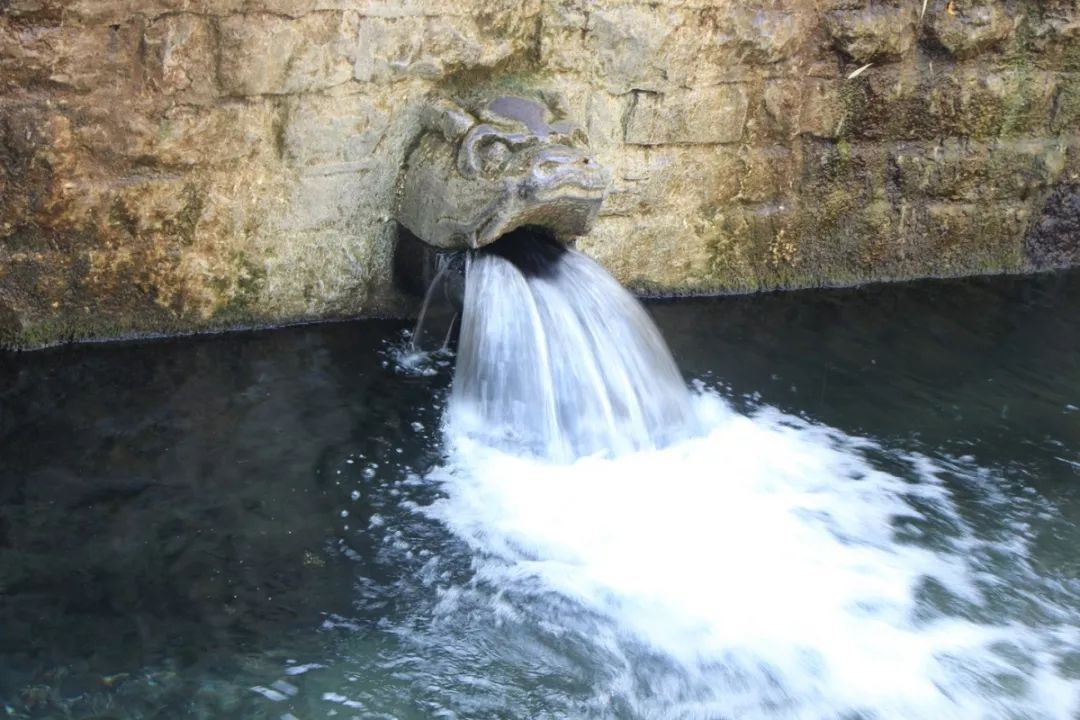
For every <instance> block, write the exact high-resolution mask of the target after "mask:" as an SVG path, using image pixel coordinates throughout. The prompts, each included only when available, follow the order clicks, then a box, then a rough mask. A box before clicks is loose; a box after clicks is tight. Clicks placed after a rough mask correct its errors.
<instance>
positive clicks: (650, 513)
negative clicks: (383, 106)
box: [0, 254, 1080, 720]
mask: <svg viewBox="0 0 1080 720" xmlns="http://www.w3.org/2000/svg"><path fill="white" fill-rule="evenodd" d="M554 260H555V261H556V262H560V263H564V264H565V265H564V267H563V268H561V269H560V270H558V272H564V271H565V274H562V275H557V274H552V273H550V272H547V274H545V272H546V271H545V272H534V270H537V269H539V270H543V269H544V268H545V267H546V265H542V266H541V267H540V268H535V267H534V266H532V265H530V264H529V263H528V262H525V261H523V260H522V258H519V257H505V256H495V257H491V256H488V257H486V258H485V257H481V258H477V260H476V261H475V262H474V264H473V268H472V271H471V273H470V277H469V281H468V282H469V288H468V292H469V297H468V298H467V300H466V304H467V307H466V313H465V317H464V318H463V320H464V324H463V326H462V333H463V338H462V340H461V344H460V346H459V351H458V358H457V361H458V363H459V368H458V372H457V375H456V377H454V378H453V380H452V383H453V384H452V386H450V387H448V384H449V383H450V382H451V378H450V377H449V371H448V370H447V369H445V368H443V367H442V364H441V362H440V363H435V364H432V365H431V366H430V367H428V366H425V369H424V370H423V372H419V373H416V374H412V375H404V374H399V373H395V372H393V371H392V369H391V368H393V367H394V365H395V363H394V356H393V353H390V352H384V353H383V355H382V357H381V358H380V357H379V356H378V355H377V354H376V353H375V350H376V349H377V348H378V346H379V345H380V343H383V344H385V345H387V346H393V345H394V342H393V340H394V338H399V337H400V336H399V335H398V334H397V333H398V332H399V328H397V327H392V326H385V325H377V324H372V323H368V324H362V325H342V326H327V327H321V328H302V329H296V330H290V331H285V332H280V333H267V334H262V335H249V336H234V337H226V338H216V339H203V340H197V341H184V342H173V343H161V344H151V345H141V346H127V347H125V346H118V347H111V348H109V347H101V348H79V349H75V350H67V351H54V352H52V353H44V354H38V355H29V356H25V358H28V360H26V361H24V358H23V357H22V356H20V357H15V358H6V359H5V358H0V370H4V371H5V374H0V377H5V378H10V382H9V383H8V384H7V386H6V387H4V388H0V560H3V561H4V562H5V563H7V564H6V565H0V581H2V582H0V623H2V624H0V628H2V629H3V633H0V701H2V702H0V707H4V708H6V712H7V714H8V715H10V716H13V717H76V718H79V717H95V718H130V717H207V718H219V717H240V718H259V719H260V720H262V719H269V718H272V719H273V720H281V719H282V718H286V719H288V720H291V719H292V718H296V719H297V720H309V719H311V718H324V717H335V718H365V719H366V718H403V719H404V718H408V719H413V718H416V719H419V718H433V717H438V718H461V719H463V720H464V719H468V720H472V719H481V718H484V719H486V718H492V719H494V718H530V719H532V718H553V719H554V718H626V719H628V720H631V719H632V720H637V719H645V718H649V719H652V718H658V719H659V718H679V719H682V718H687V719H689V718H696V719H709V720H713V719H715V720H721V719H729V718H730V719H739V720H741V719H743V718H764V719H771V718H799V719H802V718H806V719H813V720H818V719H821V720H824V719H829V720H855V719H857V718H858V719H866V720H870V719H872V718H873V719H882V720H885V719H893V718H896V719H903V720H907V719H909V718H915V719H918V718H933V719H935V720H937V719H939V718H963V719H965V720H966V719H968V718H978V719H980V720H981V719H984V718H986V719H998V718H1000V719H1002V720H1004V719H1010V720H1011V719H1014V718H1015V719H1021V718H1022V719H1028V718H1047V719H1052V720H1075V718H1076V717H1077V714H1078V712H1080V559H1078V558H1080V554H1078V553H1077V548H1078V547H1080V484H1078V481H1080V357H1078V355H1077V352H1076V348H1077V347H1080V344H1078V343H1080V282H1078V281H1080V276H1077V275H1076V274H1072V275H1066V276H1061V277H1058V278H1053V277H1045V278H1035V279H997V280H994V281H992V282H990V281H967V282H964V283H952V284H949V283H945V284H940V285H935V284H919V285H911V286H895V287H882V288H874V289H872V290H868V291H845V292H833V293H819V294H816V293H810V294H802V295H788V296H777V297H758V298H746V299H721V300H695V301H680V302H678V303H671V304H661V305H655V306H653V307H652V308H650V310H651V312H650V313H649V315H652V316H653V317H655V318H656V319H657V321H658V324H659V326H660V328H661V329H662V330H663V332H664V334H665V336H666V337H667V338H668V339H669V341H670V342H671V347H672V350H673V352H672V355H674V357H675V358H676V359H677V360H678V362H679V364H680V365H681V366H682V367H683V368H684V370H686V371H687V372H688V374H689V376H690V378H691V382H690V383H689V384H685V383H683V381H682V380H681V378H680V377H678V376H675V375H673V372H674V371H673V370H671V368H673V367H674V366H673V365H672V362H671V360H670V356H669V355H668V353H667V350H666V349H665V347H664V346H663V344H662V343H661V341H660V340H659V336H658V335H657V334H656V331H655V329H654V328H653V327H652V325H651V321H650V320H649V318H648V317H647V316H646V315H645V314H643V313H642V312H641V310H640V308H639V307H638V306H637V305H636V303H635V302H634V301H633V300H632V299H629V298H627V296H625V295H624V294H622V292H623V291H622V290H621V289H620V288H617V286H614V285H613V284H612V283H610V281H609V280H607V279H605V278H604V277H600V276H598V274H597V270H595V269H594V268H593V267H591V266H590V265H588V264H587V261H582V260H579V259H577V256H575V255H572V254H570V255H565V256H562V255H560V256H559V257H558V258H555V259H554ZM477 268H480V269H479V271H478V270H477ZM522 268H524V269H525V270H526V272H522ZM546 270H547V271H550V270H551V268H549V267H546ZM605 283H608V284H605ZM557 289H560V290H561V292H556V290H557ZM583 296H584V297H583ZM522 304H524V305H525V306H526V307H531V308H532V309H531V310H530V314H529V315H528V318H527V321H526V320H522V319H521V315H522V314H524V313H522V312H521V310H522ZM604 308H606V309H607V311H606V312H602V310H603V309H604ZM614 309H619V311H618V312H615V310H614ZM477 315H480V316H482V317H477ZM470 348H471V349H470ZM613 349H618V352H614V351H613ZM542 352H546V353H548V359H549V362H550V364H551V365H554V364H555V363H556V360H557V362H558V363H561V364H562V367H561V368H552V367H546V368H545V367H541V366H540V364H539V363H537V362H536V361H535V356H536V355H538V354H540V353H542ZM631 354H633V355H635V357H634V358H629V357H626V356H627V355H631ZM380 360H381V361H382V362H383V364H384V365H385V367H383V366H380ZM470 363H471V365H470ZM639 363H640V364H639ZM648 365H652V366H654V367H658V368H659V369H658V370H644V369H643V368H644V367H646V366H648ZM410 367H415V366H412V365H410ZM718 378H720V379H718ZM530 388H531V389H533V390H535V391H536V392H537V393H538V394H537V395H535V396H530V395H528V394H527V392H528V391H529V389H530ZM537 388H539V389H537ZM647 388H649V389H647ZM556 389H558V393H556V392H555V390H556ZM545 392H547V393H548V395H544V393H545ZM566 393H569V395H570V397H566ZM538 398H542V399H543V401H544V403H546V404H544V405H542V406H541V407H542V409H543V412H539V411H536V412H530V411H529V410H530V408H532V409H533V410H536V407H537V405H538V404H539V402H538ZM510 399H514V400H516V401H517V402H518V403H520V404H519V405H514V404H512V403H511V402H509V400H510ZM444 404H445V407H444ZM481 420H482V421H483V422H481ZM669 420H670V422H671V424H670V425H669V424H667V423H668V422H669ZM639 422H640V424H638V423H639Z"/></svg>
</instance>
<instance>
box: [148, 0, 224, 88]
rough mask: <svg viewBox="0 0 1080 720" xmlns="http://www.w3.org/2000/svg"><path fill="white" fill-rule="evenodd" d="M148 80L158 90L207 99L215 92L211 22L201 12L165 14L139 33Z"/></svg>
mask: <svg viewBox="0 0 1080 720" xmlns="http://www.w3.org/2000/svg"><path fill="white" fill-rule="evenodd" d="M143 42H144V44H145V46H146V53H147V71H148V72H149V77H150V82H151V83H152V84H153V85H154V87H155V88H156V89H158V90H160V91H161V92H164V93H169V94H175V93H189V94H191V95H194V96H198V97H203V98H208V97H212V96H214V95H215V94H216V93H217V77H216V74H217V68H216V62H215V59H216V49H215V47H214V29H213V27H212V25H211V22H210V20H209V19H207V18H206V17H203V16H201V15H189V14H182V15H166V16H164V17H161V18H158V19H156V20H154V21H153V22H151V23H150V24H149V25H148V26H147V28H146V32H145V33H144V35H143Z"/></svg>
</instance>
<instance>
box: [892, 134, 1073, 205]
mask: <svg viewBox="0 0 1080 720" xmlns="http://www.w3.org/2000/svg"><path fill="white" fill-rule="evenodd" d="M1065 153H1066V148H1065V146H1064V145H1063V144H1062V143H1060V142H1058V141H1056V140H1038V139H1025V140H999V141H992V142H988V143H987V142H979V141H972V140H966V139H960V138H948V139H945V140H942V141H941V142H940V143H935V144H928V145H923V144H915V145H906V144H905V145H900V146H898V147H896V148H895V149H894V150H893V151H892V153H891V158H892V163H894V164H895V167H896V169H897V172H898V178H897V180H898V183H899V190H900V192H901V193H903V195H904V197H905V198H908V199H913V198H916V197H919V196H929V197H932V198H948V199H953V200H965V201H969V202H974V201H977V200H979V199H995V198H1000V199H1002V200H1010V199H1012V200H1016V199H1021V200H1025V199H1027V198H1029V197H1033V196H1034V195H1036V194H1037V193H1039V192H1041V191H1042V190H1044V189H1046V188H1048V187H1050V186H1051V185H1053V184H1054V183H1056V182H1057V181H1058V179H1059V178H1060V177H1061V175H1062V173H1063V171H1064V168H1065Z"/></svg>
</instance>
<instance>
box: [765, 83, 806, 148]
mask: <svg viewBox="0 0 1080 720" xmlns="http://www.w3.org/2000/svg"><path fill="white" fill-rule="evenodd" d="M802 91H803V89H802V84H801V83H800V82H799V81H798V80H770V81H768V82H767V83H766V84H765V91H764V95H763V103H764V109H765V115H764V118H763V119H762V122H761V125H762V126H763V127H762V130H763V132H765V133H767V134H768V135H769V136H772V137H790V136H792V135H795V134H797V133H798V132H799V116H800V114H801V112H802V105H803V98H802Z"/></svg>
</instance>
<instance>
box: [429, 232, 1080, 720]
mask: <svg viewBox="0 0 1080 720" xmlns="http://www.w3.org/2000/svg"><path fill="white" fill-rule="evenodd" d="M537 242H538V244H537V245H536V246H533V247H528V246H526V247H524V248H522V247H521V246H520V245H519V246H516V247H514V248H512V249H510V250H509V251H507V250H503V249H497V250H496V252H487V253H483V254H480V255H478V256H476V257H475V258H474V259H473V261H472V263H471V265H470V267H469V270H468V276H467V285H466V288H467V290H466V299H465V309H464V315H463V326H462V338H461V342H460V347H459V354H458V364H457V370H456V374H455V377H454V389H453V393H452V395H451V399H450V407H449V410H448V423H447V430H448V440H449V443H450V460H449V462H448V463H447V464H446V466H445V467H443V468H441V469H439V470H436V471H435V472H433V473H432V474H430V475H429V478H428V479H429V480H434V481H438V482H441V483H442V484H443V488H444V490H445V492H446V497H445V498H443V499H440V500H438V501H436V502H435V503H434V504H433V505H432V506H430V507H428V508H426V509H424V510H423V512H425V513H428V514H430V515H431V516H432V517H435V518H437V519H439V520H441V521H443V522H444V523H445V524H446V526H447V527H449V528H450V529H451V530H452V531H453V532H454V533H455V534H456V535H457V536H458V537H460V538H462V539H463V540H464V541H465V542H466V543H468V545H469V547H470V548H471V549H472V551H473V553H474V556H473V560H472V564H473V568H474V570H475V572H476V578H475V579H474V581H473V585H472V586H470V589H475V587H476V586H477V585H478V584H479V585H482V586H485V587H488V588H490V590H489V592H490V596H489V597H488V598H487V602H489V603H490V604H491V605H492V607H493V609H494V610H495V612H494V613H493V616H492V619H493V620H498V619H499V618H500V616H501V615H505V616H506V618H507V620H510V621H516V622H522V619H523V618H527V617H532V618H533V621H534V622H537V623H538V624H540V625H541V627H544V628H545V629H546V631H547V633H548V634H549V635H550V637H551V638H553V639H554V638H560V639H564V640H565V638H567V637H570V638H573V642H574V644H576V645H579V646H580V647H581V648H583V649H584V650H583V651H584V652H586V653H588V654H591V655H592V656H593V657H594V658H596V659H597V661H598V662H602V663H604V664H605V665H607V666H608V670H607V677H606V679H605V682H604V683H603V684H601V685H599V686H597V687H595V688H593V692H594V694H593V695H592V696H591V697H588V698H587V699H585V702H586V704H585V705H584V706H582V709H581V710H579V712H581V713H582V714H585V715H596V716H603V715H605V714H622V715H626V716H630V717H671V718H683V717H686V718H748V717H763V718H764V717H770V718H771V717H798V718H826V717H830V718H831V717H835V718H854V717H882V718H885V717H888V718H906V719H914V718H926V719H927V720H931V719H934V720H940V719H942V718H950V717H956V718H973V717H990V716H1000V717H1016V718H1021V717H1023V718H1035V717H1062V718H1064V717H1071V716H1073V715H1074V714H1075V713H1078V712H1080V704H1078V702H1080V695H1078V692H1080V678H1078V677H1077V676H1076V674H1075V671H1076V670H1077V668H1075V667H1072V668H1071V669H1070V668H1066V667H1065V665H1066V664H1068V663H1069V662H1071V663H1072V665H1073V666H1075V664H1076V663H1075V659H1076V653H1077V652H1078V651H1080V625H1078V623H1077V619H1078V615H1077V613H1076V611H1075V608H1073V609H1071V610H1067V609H1065V608H1058V607H1055V606H1054V604H1053V603H1052V602H1047V601H1045V600H1041V599H1040V598H1038V597H1037V596H1036V597H1033V598H1031V600H1032V602H1034V603H1035V607H1034V608H1031V611H1032V612H1037V613H1039V614H1041V615H1042V616H1044V617H1045V620H1043V623H1042V627H1039V628H1037V629H1036V628H1032V627H1031V626H1030V625H1029V624H1026V623H1025V620H1030V618H1028V617H1026V616H1023V615H1017V616H1015V617H1009V618H999V619H998V620H997V621H995V622H986V620H985V615H986V610H988V609H989V608H990V607H991V606H993V605H994V604H995V602H997V601H998V600H999V599H1000V598H999V597H998V596H999V594H1000V585H1001V581H1000V576H999V574H1000V569H997V567H998V566H1002V565H1004V564H1006V563H1008V564H1012V565H1014V567H1012V568H1010V570H1009V572H1010V573H1011V574H1013V575H1014V577H1015V579H1016V580H1019V581H1021V582H1025V581H1030V580H1033V579H1035V578H1033V577H1028V578H1026V580H1024V579H1023V578H1025V575H1026V573H1029V572H1030V569H1029V568H1027V567H1026V546H1025V542H1024V537H1023V530H1024V528H1023V527H1022V526H1020V527H1016V528H1015V529H1016V530H1017V531H1018V533H1017V536H1015V537H1012V538H1009V539H994V540H989V539H984V538H980V537H978V536H977V534H976V533H975V532H974V531H973V529H972V528H971V527H970V526H969V525H968V524H967V523H966V521H965V520H964V518H963V517H962V516H961V515H960V513H959V512H958V510H957V508H956V506H955V505H954V503H953V501H952V496H951V492H950V491H949V490H948V489H947V488H946V487H945V486H944V485H943V483H942V482H941V481H940V480H939V478H938V475H939V474H940V473H942V472H944V471H945V467H943V466H938V465H936V464H935V463H933V462H931V461H929V460H928V459H926V458H924V457H921V456H919V455H917V454H901V455H899V456H897V457H895V458H894V459H893V460H894V464H896V465H898V466H899V467H900V468H902V470H901V471H900V472H897V470H891V471H886V470H883V469H880V468H879V467H878V466H877V465H876V464H875V463H874V462H873V458H874V457H875V456H878V457H880V456H881V454H882V449H881V448H880V447H878V446H877V445H875V444H874V443H873V442H871V441H868V440H865V439H862V438H858V437H851V436H847V435H844V434H843V433H840V432H837V431H835V430H832V429H830V428H827V427H823V426H820V425H816V424H813V423H809V422H806V421H803V420H800V419H798V418H796V417H792V416H788V415H784V414H783V413H780V412H777V411H774V410H771V409H768V408H764V409H761V410H759V411H757V412H755V413H754V414H752V415H750V416H746V415H741V414H739V413H736V412H735V411H733V410H732V408H731V407H730V406H729V405H728V404H727V403H725V402H724V400H722V399H721V398H720V397H718V396H717V395H716V394H715V393H712V392H709V391H707V390H705V389H704V388H703V387H702V386H699V387H698V389H697V392H695V393H694V396H693V398H691V395H690V392H689V391H688V389H687V387H686V385H685V383H684V381H683V379H682V377H681V376H680V374H679V373H678V370H677V369H676V366H675V363H674V361H673V360H672V358H671V355H670V353H669V351H668V349H667V346H666V345H665V344H664V342H663V339H662V338H661V336H660V333H659V331H658V330H657V329H656V327H655V325H654V324H653V322H652V320H651V318H649V316H648V315H647V314H646V313H645V311H644V309H643V308H642V307H641V306H640V304H639V303H638V302H637V301H636V300H635V299H634V298H633V297H632V296H631V295H630V294H629V293H628V292H627V291H626V290H624V289H623V288H622V287H620V286H619V285H618V283H616V282H615V281H614V280H613V279H612V278H611V277H610V276H609V275H608V274H607V273H606V272H605V271H604V270H603V269H602V268H601V267H600V266H599V265H597V264H596V263H594V262H593V261H591V260H589V259H588V258H586V257H584V256H583V255H580V254H578V253H576V252H574V251H572V250H562V249H560V248H557V247H556V246H554V245H548V244H544V242H543V241H537ZM691 434H696V435H697V436H696V437H691ZM589 456H591V457H589ZM575 460H576V462H570V461H575ZM567 462H570V464H566V463H567ZM905 475H906V476H907V477H906V478H905ZM992 491H993V490H992V488H991V487H987V488H985V489H984V492H992ZM927 528H936V529H938V533H937V534H938V536H937V537H935V538H934V539H933V542H932V543H929V544H928V543H926V542H924V539H925V531H926V529H927ZM991 559H993V560H991ZM461 591H462V589H461V588H453V587H448V588H446V590H445V594H444V597H443V599H442V602H441V603H440V608H439V612H440V613H445V614H449V615H452V614H453V613H455V612H458V611H459V610H460V609H461V607H460V603H459V597H458V596H459V593H460V592H461ZM553 597H554V598H559V600H558V601H554V600H552V598H553ZM480 602H481V604H482V603H483V602H484V601H480ZM537 605H540V606H541V607H544V608H545V612H544V613H543V614H542V615H540V616H538V615H537V613H536V610H535V606H537ZM586 708H587V709H586Z"/></svg>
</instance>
